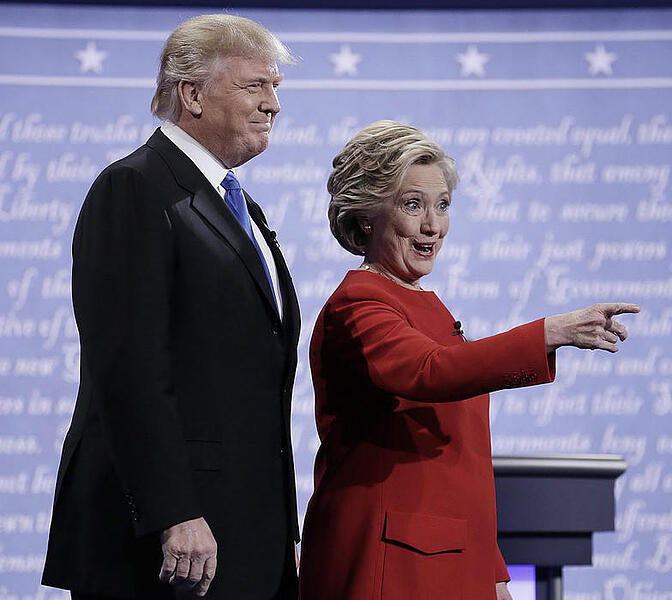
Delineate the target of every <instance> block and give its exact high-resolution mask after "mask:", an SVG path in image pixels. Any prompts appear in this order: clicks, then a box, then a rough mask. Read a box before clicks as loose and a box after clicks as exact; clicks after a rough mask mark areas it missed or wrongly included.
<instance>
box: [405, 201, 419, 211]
mask: <svg viewBox="0 0 672 600" xmlns="http://www.w3.org/2000/svg"><path fill="white" fill-rule="evenodd" d="M404 206H405V207H406V208H408V209H410V210H417V209H418V208H420V203H419V202H418V201H417V200H407V201H406V202H404Z"/></svg>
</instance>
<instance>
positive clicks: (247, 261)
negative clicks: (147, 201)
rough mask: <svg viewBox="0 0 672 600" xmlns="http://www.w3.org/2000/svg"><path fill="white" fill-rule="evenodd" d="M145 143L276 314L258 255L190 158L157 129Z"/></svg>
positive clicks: (229, 211)
mask: <svg viewBox="0 0 672 600" xmlns="http://www.w3.org/2000/svg"><path fill="white" fill-rule="evenodd" d="M147 145H148V146H149V147H150V148H153V149H154V150H156V151H157V152H158V153H159V154H160V155H161V157H162V158H163V159H164V161H165V162H166V163H167V164H168V166H169V167H170V169H171V171H172V172H173V174H174V175H175V178H176V180H177V182H178V183H179V185H180V186H182V187H183V188H185V189H186V190H188V191H189V192H191V193H192V194H193V196H192V199H191V208H192V209H193V210H195V211H196V212H197V213H198V214H199V215H200V216H201V218H202V219H203V220H204V221H206V222H207V223H208V224H209V225H210V226H211V227H212V228H213V229H214V230H215V231H216V232H217V233H219V235H220V236H221V237H222V238H223V239H224V240H225V241H226V242H227V243H228V244H229V246H231V247H232V248H233V250H235V252H236V253H237V254H238V256H239V257H240V259H241V261H242V262H243V264H244V265H245V268H246V269H247V270H248V271H249V273H250V275H251V276H252V279H253V280H254V282H255V283H256V284H257V287H258V288H259V291H260V292H261V294H262V295H263V296H264V298H266V301H267V302H268V304H269V306H270V307H271V308H272V310H273V311H275V313H276V314H277V307H276V305H275V300H274V299H273V293H272V291H271V287H270V285H269V282H268V278H267V277H266V273H265V272H264V267H263V265H262V264H261V259H260V258H259V254H258V253H257V250H256V248H255V247H254V245H253V244H252V241H251V240H250V238H249V236H248V235H247V233H246V232H245V231H244V230H243V228H242V227H241V226H240V223H239V222H238V219H236V217H235V215H234V214H233V213H232V212H231V210H230V209H229V207H228V206H227V205H226V202H224V200H223V199H222V197H221V196H220V195H219V194H218V193H217V191H216V190H215V189H214V188H213V187H212V185H210V182H209V181H208V180H207V179H206V178H205V176H204V175H203V174H202V173H201V172H200V171H199V170H198V168H197V167H196V165H194V163H193V162H192V161H191V159H190V158H189V157H188V156H186V155H185V154H184V153H183V152H182V151H181V150H180V149H179V148H178V147H177V146H175V144H173V143H172V142H171V141H170V140H169V139H168V138H167V137H166V136H165V135H164V134H163V133H161V130H160V129H157V130H156V131H155V132H154V134H153V135H152V137H151V138H149V140H148V141H147ZM274 256H275V255H274ZM285 268H286V267H285Z"/></svg>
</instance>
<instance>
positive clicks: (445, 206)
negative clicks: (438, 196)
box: [439, 200, 450, 212]
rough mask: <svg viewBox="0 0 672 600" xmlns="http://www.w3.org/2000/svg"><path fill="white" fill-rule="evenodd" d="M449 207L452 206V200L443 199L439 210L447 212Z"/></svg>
mask: <svg viewBox="0 0 672 600" xmlns="http://www.w3.org/2000/svg"><path fill="white" fill-rule="evenodd" d="M449 208H450V202H448V201H447V200H442V201H441V202H439V210H440V211H441V212H446V211H447V210H448V209H449Z"/></svg>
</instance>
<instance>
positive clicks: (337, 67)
mask: <svg viewBox="0 0 672 600" xmlns="http://www.w3.org/2000/svg"><path fill="white" fill-rule="evenodd" d="M329 60H330V61H331V62H332V64H333V65H334V75H357V65H358V64H359V62H360V61H361V60H362V56H361V54H355V53H354V52H353V51H352V50H350V46H348V45H345V46H341V49H340V50H339V51H338V52H334V53H332V54H330V55H329Z"/></svg>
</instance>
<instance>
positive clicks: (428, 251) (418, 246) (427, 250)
mask: <svg viewBox="0 0 672 600" xmlns="http://www.w3.org/2000/svg"><path fill="white" fill-rule="evenodd" d="M435 243H436V242H426V243H422V242H413V249H414V250H415V251H416V252H417V253H418V254H421V255H422V256H432V255H433V254H434V244H435Z"/></svg>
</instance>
